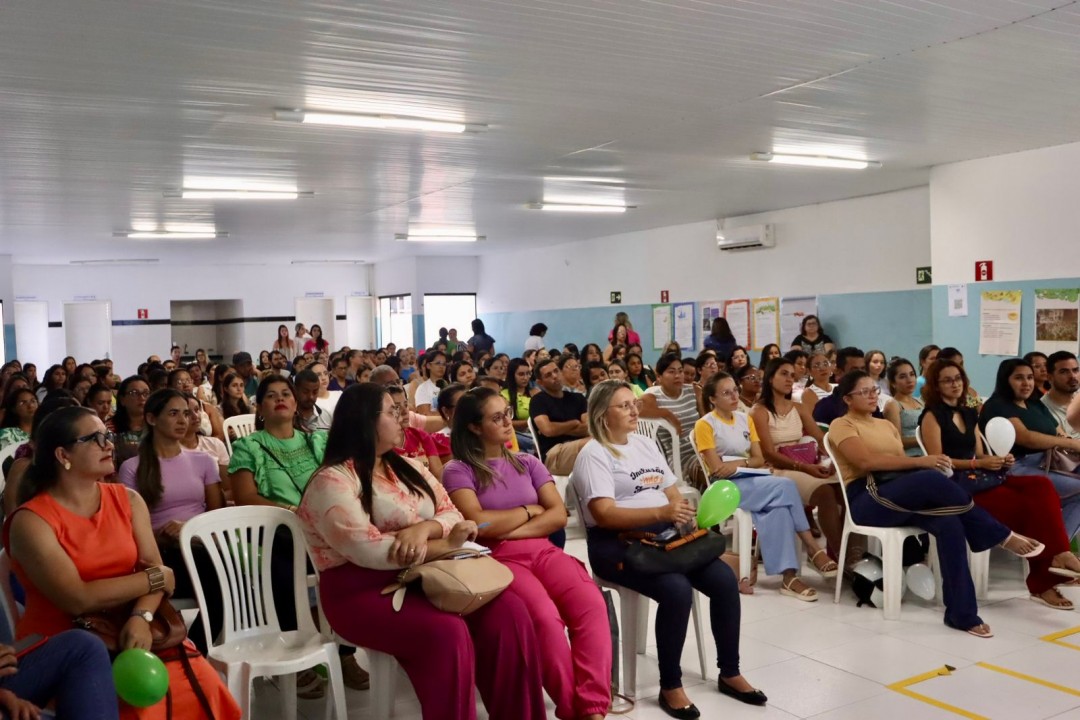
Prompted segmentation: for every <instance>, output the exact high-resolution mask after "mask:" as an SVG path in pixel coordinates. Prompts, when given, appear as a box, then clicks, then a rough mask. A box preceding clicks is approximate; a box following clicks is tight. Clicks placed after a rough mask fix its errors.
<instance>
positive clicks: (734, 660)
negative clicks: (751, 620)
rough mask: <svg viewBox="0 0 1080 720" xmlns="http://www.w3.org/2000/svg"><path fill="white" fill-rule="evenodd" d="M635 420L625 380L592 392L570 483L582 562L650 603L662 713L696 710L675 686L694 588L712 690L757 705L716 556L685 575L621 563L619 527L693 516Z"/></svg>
mask: <svg viewBox="0 0 1080 720" xmlns="http://www.w3.org/2000/svg"><path fill="white" fill-rule="evenodd" d="M637 421H638V403H637V401H636V400H635V399H634V393H633V392H631V390H630V387H629V386H628V385H627V384H626V383H621V382H618V381H616V380H608V381H607V382H605V383H601V384H599V385H597V386H596V388H594V389H593V392H592V394H591V395H590V396H589V434H590V435H592V440H590V441H589V442H588V444H586V445H585V447H584V448H583V449H582V450H581V452H580V453H579V454H578V457H577V460H576V461H575V463H574V473H573V480H572V482H573V483H574V488H575V490H576V491H577V495H578V498H579V499H580V501H581V505H582V507H583V510H584V512H583V515H584V517H583V518H582V520H584V522H585V527H586V532H587V540H588V548H589V564H590V565H591V566H592V569H593V572H595V573H596V574H597V576H599V577H601V578H603V579H605V580H607V581H609V582H613V583H618V584H619V585H622V586H624V587H627V588H630V589H631V590H634V591H636V592H639V593H641V594H642V595H645V596H646V597H649V598H652V599H653V600H655V601H656V602H657V605H658V607H657V609H656V646H657V656H658V658H659V661H660V698H659V700H660V707H661V708H662V709H663V710H664V711H665V712H666V713H667V714H668V715H671V716H672V717H676V718H697V717H700V715H701V713H700V712H699V711H698V709H697V707H696V706H694V705H693V704H692V703H691V702H690V699H689V698H688V697H687V695H686V691H685V690H684V689H683V685H682V668H681V667H680V659H681V657H682V650H683V644H684V643H685V642H686V631H687V625H688V624H689V622H690V606H691V603H692V600H693V591H694V590H695V589H696V590H699V591H700V592H702V593H703V594H705V595H706V596H707V597H708V598H709V601H710V602H709V619H710V625H711V626H712V634H713V641H714V642H715V643H716V656H717V666H718V667H719V668H720V677H719V679H718V680H717V688H718V690H719V691H720V692H721V693H722V694H724V695H729V696H731V697H733V698H735V699H737V700H739V701H741V702H745V703H748V704H751V705H764V704H765V702H766V697H765V694H764V693H762V692H761V691H760V690H755V689H754V687H753V686H752V685H751V684H750V683H749V682H748V681H747V680H746V678H744V677H743V676H742V674H741V673H740V672H739V616H740V605H739V583H738V581H737V580H736V579H735V573H734V572H732V570H731V568H730V567H728V566H727V565H726V564H725V563H724V561H723V560H721V559H720V558H717V559H715V560H713V561H711V562H709V563H708V564H707V565H705V566H703V567H701V568H698V569H697V570H695V571H693V572H691V573H688V574H686V575H682V574H676V573H662V574H659V575H645V574H642V573H638V572H635V571H633V570H631V569H629V568H627V567H626V566H625V565H624V564H623V558H624V556H625V554H626V544H625V543H623V542H622V540H620V539H619V536H620V534H622V533H623V532H627V531H647V532H656V533H660V532H664V531H666V530H668V529H670V528H671V527H672V526H677V525H683V524H690V523H693V521H694V509H693V508H692V507H691V506H690V503H689V502H687V501H686V500H685V499H683V497H682V495H681V494H680V493H679V489H678V487H676V478H675V476H674V475H673V474H672V472H671V468H669V467H668V464H667V462H666V461H665V459H664V456H663V454H662V453H661V452H660V449H659V448H658V447H657V446H656V443H655V442H653V441H652V440H650V439H649V438H647V437H645V436H644V435H639V434H638V433H637Z"/></svg>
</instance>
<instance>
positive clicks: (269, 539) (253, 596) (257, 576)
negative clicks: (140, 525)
mask: <svg viewBox="0 0 1080 720" xmlns="http://www.w3.org/2000/svg"><path fill="white" fill-rule="evenodd" d="M275 537H276V540H277V542H278V543H280V542H281V541H283V540H284V539H285V538H286V537H291V539H292V555H293V557H292V566H293V597H294V602H295V603H296V608H297V612H296V616H297V623H298V625H299V628H298V629H299V630H300V631H301V632H304V633H308V632H310V633H315V632H316V630H315V624H314V622H313V621H312V619H311V613H309V612H306V609H307V607H308V595H307V587H306V584H305V582H304V578H305V577H306V573H307V570H306V567H305V566H306V560H307V544H306V543H305V542H304V534H303V531H302V529H301V527H300V521H299V520H297V519H296V516H295V515H294V514H293V513H291V512H289V511H288V510H285V509H283V508H278V507H269V506H262V505H258V506H253V505H246V506H236V507H227V508H222V509H220V510H214V511H212V512H207V513H203V514H202V515H197V516H195V517H194V518H192V519H190V520H188V521H187V522H186V523H184V529H183V530H182V531H181V532H180V551H181V553H182V554H183V556H184V564H185V565H186V566H187V569H188V573H189V574H190V575H191V580H192V585H194V587H195V598H196V599H197V600H198V601H199V607H200V608H203V609H205V608H206V607H207V604H206V595H205V592H204V590H203V584H202V578H200V576H199V568H198V566H196V564H195V562H194V555H193V551H192V545H193V544H194V543H196V542H197V543H199V544H201V545H202V548H203V549H205V550H206V552H207V553H209V555H210V560H211V561H212V562H213V565H214V571H215V572H216V573H217V580H218V584H219V586H220V587H221V596H222V607H223V608H224V610H225V622H224V625H223V626H222V634H221V637H220V638H217V639H214V638H213V636H212V635H211V630H210V621H209V618H207V616H206V613H205V612H201V613H199V617H200V618H201V621H202V623H203V629H204V630H205V631H206V637H207V638H210V644H211V646H214V647H216V646H217V645H223V644H228V643H229V642H231V641H234V640H237V639H240V638H245V637H251V636H254V635H270V636H276V635H280V634H281V624H280V623H279V622H278V616H277V608H276V606H275V605H274V593H273V589H272V587H271V578H270V558H271V554H272V553H273V550H274V545H275ZM279 552H280V551H279Z"/></svg>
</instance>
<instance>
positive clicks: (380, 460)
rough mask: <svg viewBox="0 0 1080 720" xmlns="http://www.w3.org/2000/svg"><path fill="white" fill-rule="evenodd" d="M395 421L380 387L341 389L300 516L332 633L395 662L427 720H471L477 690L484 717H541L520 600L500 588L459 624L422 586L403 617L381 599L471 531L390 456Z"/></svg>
mask: <svg viewBox="0 0 1080 720" xmlns="http://www.w3.org/2000/svg"><path fill="white" fill-rule="evenodd" d="M397 415H398V410H397V407H396V406H395V405H394V403H393V401H392V399H391V398H390V396H389V395H388V394H387V393H386V391H385V389H383V387H382V386H381V385H376V384H373V383H361V384H359V385H354V386H352V387H350V388H349V389H348V390H346V391H345V392H344V393H343V394H342V396H341V399H340V400H339V401H338V404H337V408H336V409H335V411H334V423H333V425H332V426H331V428H330V436H329V438H328V440H327V445H326V454H325V457H324V460H323V466H322V467H321V468H320V469H319V470H318V471H316V473H315V474H314V475H313V476H312V478H311V480H310V481H309V482H308V485H307V488H306V490H305V492H304V496H303V499H302V500H301V502H300V506H299V508H298V509H297V515H298V517H299V518H300V521H301V523H302V524H303V526H304V534H305V536H306V538H307V542H308V546H309V548H310V550H311V556H312V559H313V561H314V563H315V565H316V567H318V569H319V571H320V572H321V576H320V578H319V589H320V592H321V595H322V599H323V609H324V610H325V612H326V617H327V619H328V620H329V621H330V626H331V627H332V628H333V629H334V630H335V631H336V632H337V633H338V634H339V635H341V637H343V638H345V639H346V640H348V641H349V642H351V643H354V644H356V645H360V646H361V647H366V648H371V649H373V650H378V651H380V652H384V653H388V654H390V655H393V656H394V657H395V658H397V660H398V662H400V663H401V666H402V667H403V668H404V669H405V672H406V673H408V675H409V679H410V680H411V681H412V684H413V687H414V688H415V690H416V694H417V696H418V697H419V698H420V707H421V711H422V713H423V717H424V720H475V718H476V701H475V698H474V686H475V688H477V689H479V691H480V696H481V698H482V699H483V701H484V705H485V706H486V707H487V711H488V716H489V717H490V718H491V720H545V719H546V717H547V712H546V709H545V706H544V691H543V687H542V680H541V674H540V673H541V670H540V657H539V655H540V648H539V644H538V643H537V640H536V634H535V631H534V630H533V619H532V617H531V616H530V610H529V608H528V607H527V606H526V604H525V603H524V602H522V600H521V599H520V598H519V597H518V596H517V595H514V594H513V593H510V592H503V593H502V594H501V595H499V596H498V597H497V598H495V599H494V600H493V601H492V602H491V603H489V604H488V605H486V606H485V607H483V608H481V609H480V610H478V611H476V612H474V613H472V614H471V615H468V616H466V617H464V618H462V617H459V616H457V615H453V614H450V613H445V612H442V611H440V610H437V609H435V607H434V606H433V605H432V604H431V603H430V602H428V600H427V598H426V597H424V595H423V592H422V591H420V590H419V588H416V589H412V588H410V590H409V592H408V593H407V594H406V596H405V601H404V603H403V605H402V607H401V610H400V612H395V611H394V609H393V607H392V605H391V603H392V596H391V595H381V594H380V590H382V588H384V587H386V586H387V585H389V584H390V583H392V582H393V581H394V578H395V577H396V575H397V573H398V571H399V570H400V569H401V568H404V567H408V566H411V565H416V564H420V563H423V562H424V561H425V560H427V559H428V558H431V557H434V556H436V555H439V554H441V553H443V552H446V551H447V550H450V549H453V548H456V547H460V546H461V545H462V543H464V542H465V541H466V540H468V539H471V538H473V537H475V536H476V532H477V530H476V525H475V524H474V523H472V522H470V521H466V520H464V519H463V518H462V516H461V513H459V512H458V511H457V509H456V508H455V507H454V505H453V503H452V502H450V498H449V497H448V496H447V494H446V490H445V489H444V488H443V487H442V485H440V484H439V482H438V481H437V480H436V479H435V478H434V477H432V476H431V474H430V473H428V472H427V471H426V470H424V469H423V468H422V467H421V466H420V465H419V464H417V463H415V462H414V461H412V460H409V459H406V458H403V457H400V456H398V455H397V454H396V453H395V452H394V448H395V447H396V446H398V445H400V444H401V441H402V430H401V425H400V423H399V422H398V417H397ZM462 562H466V561H462ZM478 659H479V660H480V661H479V662H478Z"/></svg>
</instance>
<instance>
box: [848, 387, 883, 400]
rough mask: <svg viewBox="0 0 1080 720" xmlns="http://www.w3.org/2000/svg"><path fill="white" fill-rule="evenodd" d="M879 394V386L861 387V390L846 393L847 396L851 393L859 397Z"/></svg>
mask: <svg viewBox="0 0 1080 720" xmlns="http://www.w3.org/2000/svg"><path fill="white" fill-rule="evenodd" d="M880 394H881V388H879V387H868V388H863V389H862V390H853V391H851V392H849V393H848V396H849V397H850V396H851V395H858V396H859V397H864V398H871V397H877V396H878V395H880Z"/></svg>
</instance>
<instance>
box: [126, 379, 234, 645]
mask: <svg viewBox="0 0 1080 720" xmlns="http://www.w3.org/2000/svg"><path fill="white" fill-rule="evenodd" d="M191 400H192V401H194V400H195V399H194V398H191ZM144 413H145V418H146V432H144V433H143V436H142V440H141V441H140V443H139V454H138V455H136V456H135V457H133V458H131V459H129V460H127V461H126V462H125V463H124V464H123V465H121V466H120V473H119V475H120V482H121V483H123V484H124V485H126V486H127V487H129V488H131V489H132V490H134V491H136V492H137V493H139V495H140V496H141V497H142V499H143V501H144V502H145V503H146V506H147V508H148V509H149V510H150V527H151V528H152V529H153V531H154V539H155V540H157V545H158V552H159V553H160V554H161V558H162V562H164V563H165V564H166V565H168V566H169V567H171V568H173V573H174V574H175V576H176V591H175V593H174V594H175V596H176V597H182V598H189V599H194V597H195V587H194V585H193V584H192V582H191V575H190V573H188V570H187V566H186V565H185V564H184V557H183V555H181V553H180V531H181V530H182V529H183V527H184V523H186V522H187V521H188V520H190V519H191V518H193V517H195V516H196V515H201V514H202V513H204V512H208V511H210V510H217V509H219V508H223V507H225V495H224V494H223V493H222V491H221V478H220V476H219V475H218V468H217V462H216V461H215V460H213V459H212V458H211V457H210V456H209V455H206V454H204V453H200V452H184V449H183V446H181V444H180V441H181V439H182V438H183V437H184V435H185V434H186V433H187V429H188V426H189V425H195V424H196V423H197V422H198V420H197V419H196V418H197V417H198V414H197V413H195V414H192V412H191V409H190V408H189V407H188V398H187V397H185V396H184V395H183V394H182V393H180V392H179V391H177V390H171V389H170V390H158V391H157V392H155V393H154V394H153V395H151V396H150V399H149V400H147V401H146V409H145V410H144ZM193 549H194V550H196V552H195V561H196V563H198V564H199V566H200V567H199V576H200V577H201V578H203V582H204V583H206V584H207V585H210V587H207V586H204V590H205V592H206V601H207V604H208V605H209V607H208V612H209V614H210V624H211V627H212V628H214V630H215V633H216V631H217V629H219V628H220V627H221V624H222V622H223V617H224V615H223V610H222V607H221V590H220V588H218V587H217V573H216V572H215V570H214V564H213V562H212V561H211V560H210V556H209V555H208V554H207V553H206V552H205V550H203V549H202V548H201V547H200V548H193ZM192 627H193V628H195V629H194V630H193V631H192V640H193V641H194V642H195V645H196V646H197V647H198V648H199V650H200V651H202V652H204V653H205V652H206V649H207V642H206V641H207V638H206V637H204V636H203V631H202V623H201V622H200V623H196V624H195V625H193V626H192Z"/></svg>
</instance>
